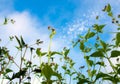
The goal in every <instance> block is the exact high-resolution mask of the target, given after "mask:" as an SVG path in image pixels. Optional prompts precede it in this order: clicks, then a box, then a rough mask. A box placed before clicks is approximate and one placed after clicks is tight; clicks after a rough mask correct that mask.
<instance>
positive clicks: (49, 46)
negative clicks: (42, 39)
mask: <svg viewBox="0 0 120 84" xmlns="http://www.w3.org/2000/svg"><path fill="white" fill-rule="evenodd" d="M51 44H52V38H50V43H49V45H48V64H50V48H51Z"/></svg>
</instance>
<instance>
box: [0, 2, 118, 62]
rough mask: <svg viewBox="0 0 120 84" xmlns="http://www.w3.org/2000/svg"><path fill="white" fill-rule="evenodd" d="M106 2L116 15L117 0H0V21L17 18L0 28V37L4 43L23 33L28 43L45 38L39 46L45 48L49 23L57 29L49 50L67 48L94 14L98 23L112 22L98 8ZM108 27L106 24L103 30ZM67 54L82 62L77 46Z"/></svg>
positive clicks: (86, 26)
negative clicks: (11, 36)
mask: <svg viewBox="0 0 120 84" xmlns="http://www.w3.org/2000/svg"><path fill="white" fill-rule="evenodd" d="M108 3H110V4H111V5H112V7H113V11H114V13H115V14H119V13H120V7H119V4H120V0H116V1H115V0H0V22H1V23H2V22H3V20H4V17H8V18H12V19H14V20H15V21H16V23H15V24H14V25H12V24H8V25H6V26H2V27H1V30H0V34H1V35H0V38H2V39H3V42H4V41H5V40H6V38H7V37H8V36H9V35H18V36H19V35H23V37H24V38H25V40H26V41H27V42H28V43H33V42H34V40H36V39H38V38H40V39H41V40H43V41H45V43H44V45H43V46H40V47H44V49H43V50H47V46H48V43H49V40H48V39H49V32H48V30H47V27H48V26H52V27H54V28H55V29H56V31H57V34H56V36H55V38H54V39H53V45H52V49H53V50H59V49H60V50H61V49H62V48H63V47H64V46H68V47H70V45H69V44H70V43H71V42H70V41H72V40H73V39H76V38H77V35H78V34H82V33H84V32H85V31H86V30H87V29H88V28H89V27H91V26H92V24H94V23H96V20H95V18H96V16H97V15H100V18H101V19H100V21H98V22H97V23H103V22H104V23H106V24H111V22H110V21H109V20H110V19H109V18H108V17H107V15H106V14H104V13H103V12H102V11H101V10H102V9H103V7H104V6H105V5H106V4H108ZM113 27H114V28H115V26H113ZM110 28H111V26H110V25H108V26H107V27H106V30H110ZM114 28H113V30H114ZM106 36H107V34H106ZM4 37H6V38H4ZM58 44H59V45H58ZM12 45H13V44H12ZM72 55H74V56H76V57H74V56H72ZM70 56H72V57H71V58H74V59H73V60H77V61H78V62H79V63H80V64H84V62H83V61H81V58H82V57H80V53H78V49H73V50H72V51H71V55H70Z"/></svg>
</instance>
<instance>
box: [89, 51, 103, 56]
mask: <svg viewBox="0 0 120 84" xmlns="http://www.w3.org/2000/svg"><path fill="white" fill-rule="evenodd" d="M90 56H91V57H104V54H103V52H102V51H96V52H94V53H92V54H91V55H90Z"/></svg>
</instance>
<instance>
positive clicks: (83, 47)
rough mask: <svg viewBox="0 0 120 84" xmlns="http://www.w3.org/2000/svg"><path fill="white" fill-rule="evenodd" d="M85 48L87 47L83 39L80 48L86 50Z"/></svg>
mask: <svg viewBox="0 0 120 84" xmlns="http://www.w3.org/2000/svg"><path fill="white" fill-rule="evenodd" d="M84 49H85V45H84V42H83V41H81V42H80V50H81V51H84Z"/></svg>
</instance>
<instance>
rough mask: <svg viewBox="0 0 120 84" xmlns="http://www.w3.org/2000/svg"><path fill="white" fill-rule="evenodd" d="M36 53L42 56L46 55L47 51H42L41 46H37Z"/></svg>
mask: <svg viewBox="0 0 120 84" xmlns="http://www.w3.org/2000/svg"><path fill="white" fill-rule="evenodd" d="M36 54H37V55H38V56H40V57H41V56H44V55H46V54H47V53H46V52H41V50H40V48H37V50H36Z"/></svg>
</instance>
